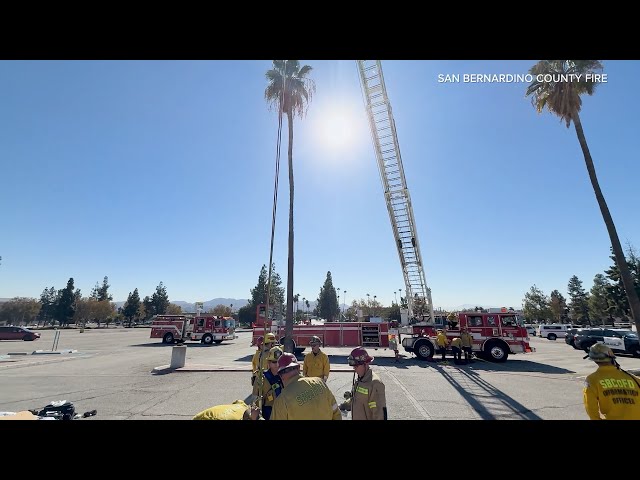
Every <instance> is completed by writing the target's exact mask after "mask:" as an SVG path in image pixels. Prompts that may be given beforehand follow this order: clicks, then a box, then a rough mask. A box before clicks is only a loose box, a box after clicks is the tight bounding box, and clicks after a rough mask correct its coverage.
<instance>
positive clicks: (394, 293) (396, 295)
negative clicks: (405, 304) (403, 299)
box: [393, 290, 398, 305]
mask: <svg viewBox="0 0 640 480" xmlns="http://www.w3.org/2000/svg"><path fill="white" fill-rule="evenodd" d="M393 296H394V297H395V299H396V305H397V304H398V294H397V292H396V291H395V290H394V291H393Z"/></svg>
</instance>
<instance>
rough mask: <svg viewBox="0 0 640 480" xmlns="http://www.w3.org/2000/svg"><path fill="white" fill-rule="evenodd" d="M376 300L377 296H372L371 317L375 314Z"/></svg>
mask: <svg viewBox="0 0 640 480" xmlns="http://www.w3.org/2000/svg"><path fill="white" fill-rule="evenodd" d="M376 298H378V296H377V295H374V296H373V315H374V316H375V314H376Z"/></svg>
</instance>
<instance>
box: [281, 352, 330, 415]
mask: <svg viewBox="0 0 640 480" xmlns="http://www.w3.org/2000/svg"><path fill="white" fill-rule="evenodd" d="M278 375H280V378H281V379H282V383H283V384H284V389H283V390H282V393H280V396H278V398H276V401H275V402H274V403H273V410H272V411H271V420H342V416H341V415H340V410H338V403H337V402H336V398H335V397H334V396H333V393H331V390H329V387H327V385H326V384H325V383H324V382H323V381H322V380H320V379H319V378H317V377H303V376H302V375H301V374H300V364H299V363H298V360H297V359H296V357H295V355H293V354H292V353H283V354H282V355H280V358H279V359H278Z"/></svg>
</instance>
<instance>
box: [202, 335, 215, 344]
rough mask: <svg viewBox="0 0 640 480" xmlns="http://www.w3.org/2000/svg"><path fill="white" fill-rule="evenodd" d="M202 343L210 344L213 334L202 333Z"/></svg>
mask: <svg viewBox="0 0 640 480" xmlns="http://www.w3.org/2000/svg"><path fill="white" fill-rule="evenodd" d="M202 343H204V344H205V345H211V344H212V343H213V335H211V334H210V333H207V334H205V335H203V336H202Z"/></svg>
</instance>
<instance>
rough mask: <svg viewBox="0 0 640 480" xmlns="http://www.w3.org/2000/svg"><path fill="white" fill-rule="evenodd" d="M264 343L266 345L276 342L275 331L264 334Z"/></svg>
mask: <svg viewBox="0 0 640 480" xmlns="http://www.w3.org/2000/svg"><path fill="white" fill-rule="evenodd" d="M264 343H265V345H266V344H268V343H276V336H275V335H274V334H273V333H267V334H266V335H265V336H264Z"/></svg>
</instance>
